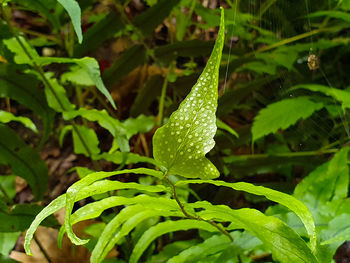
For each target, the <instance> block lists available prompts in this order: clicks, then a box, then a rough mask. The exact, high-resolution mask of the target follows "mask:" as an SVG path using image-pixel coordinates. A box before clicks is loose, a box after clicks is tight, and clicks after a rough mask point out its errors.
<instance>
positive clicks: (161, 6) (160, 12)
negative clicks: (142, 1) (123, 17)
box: [133, 0, 178, 36]
mask: <svg viewBox="0 0 350 263" xmlns="http://www.w3.org/2000/svg"><path fill="white" fill-rule="evenodd" d="M177 4H178V1H176V0H160V1H159V2H158V3H157V4H155V5H154V6H152V7H151V8H149V9H147V10H146V11H145V12H143V13H141V14H139V15H137V16H135V18H134V20H133V23H134V25H135V26H136V27H137V28H139V29H140V30H141V32H142V33H143V34H144V35H145V36H149V35H151V34H152V33H153V31H154V30H155V29H156V27H157V26H158V25H159V24H161V23H162V22H163V20H164V19H165V18H166V17H168V15H169V14H170V12H171V10H172V9H173V7H174V6H175V5H177Z"/></svg>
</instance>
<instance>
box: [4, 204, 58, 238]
mask: <svg viewBox="0 0 350 263" xmlns="http://www.w3.org/2000/svg"><path fill="white" fill-rule="evenodd" d="M42 209H43V207H41V206H39V205H31V204H18V205H15V206H13V207H11V208H10V209H8V210H9V211H0V220H1V225H0V232H11V233H13V232H18V231H20V232H21V231H25V230H26V229H27V228H28V227H29V226H30V224H31V222H32V221H33V220H34V218H35V216H36V215H37V214H38V213H39V212H40V211H41V210H42ZM43 225H45V226H49V227H57V226H58V222H57V221H56V219H55V218H54V217H53V216H52V217H49V218H47V219H46V220H45V221H44V223H43ZM0 244H1V242H0Z"/></svg>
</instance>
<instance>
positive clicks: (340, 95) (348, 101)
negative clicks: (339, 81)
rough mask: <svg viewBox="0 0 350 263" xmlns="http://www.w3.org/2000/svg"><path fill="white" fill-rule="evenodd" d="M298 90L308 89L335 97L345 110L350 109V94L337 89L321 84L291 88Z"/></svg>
mask: <svg viewBox="0 0 350 263" xmlns="http://www.w3.org/2000/svg"><path fill="white" fill-rule="evenodd" d="M296 89H306V90H310V91H314V92H320V93H323V94H324V95H326V96H330V97H333V98H334V99H335V100H337V101H339V102H340V103H341V104H342V106H343V108H344V109H346V108H350V92H348V91H345V90H340V89H335V88H331V87H327V86H323V85H319V84H302V85H297V86H294V87H292V88H291V90H296Z"/></svg>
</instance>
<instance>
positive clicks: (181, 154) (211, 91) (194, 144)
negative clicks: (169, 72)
mask: <svg viewBox="0 0 350 263" xmlns="http://www.w3.org/2000/svg"><path fill="white" fill-rule="evenodd" d="M221 12H222V13H221V24H220V30H219V33H218V38H217V40H216V43H215V46H214V50H213V52H212V54H211V56H210V58H209V60H208V63H207V66H206V67H205V69H204V71H203V73H202V75H201V76H200V77H199V79H198V81H197V83H196V84H195V85H194V87H193V88H192V91H191V92H190V94H189V95H188V96H187V97H186V99H185V100H184V101H183V102H182V103H181V105H180V106H179V109H178V110H177V111H175V112H174V113H173V114H172V115H171V116H170V118H169V121H168V122H167V124H165V125H164V126H163V127H161V128H159V129H158V130H157V131H156V133H155V134H154V136H153V155H154V158H155V159H156V160H157V161H159V162H160V163H161V164H162V165H163V166H164V167H165V168H166V169H167V170H168V171H169V173H174V174H179V175H181V176H184V177H187V178H198V177H199V178H203V179H211V178H215V177H218V176H219V171H218V170H217V169H216V167H215V166H214V165H213V164H212V163H211V162H210V161H209V160H208V159H207V158H206V157H205V154H206V153H207V152H209V151H210V150H211V149H212V148H213V147H214V144H215V142H214V140H213V137H214V135H215V133H216V116H215V112H216V107H217V98H218V73H219V66H220V60H221V52H222V48H223V45H224V36H225V28H224V15H223V14H224V11H223V9H222V11H221Z"/></svg>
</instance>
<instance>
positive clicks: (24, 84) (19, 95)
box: [0, 64, 55, 141]
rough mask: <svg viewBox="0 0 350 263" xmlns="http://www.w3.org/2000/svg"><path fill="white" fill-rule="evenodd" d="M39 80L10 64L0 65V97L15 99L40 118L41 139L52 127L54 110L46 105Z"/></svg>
mask: <svg viewBox="0 0 350 263" xmlns="http://www.w3.org/2000/svg"><path fill="white" fill-rule="evenodd" d="M38 87H39V80H38V79H37V78H36V77H35V76H34V75H30V74H24V73H23V72H21V70H20V69H19V68H17V67H15V66H13V65H10V64H1V65H0V97H2V98H5V97H7V98H10V99H13V100H16V101H17V102H18V103H20V104H22V105H24V106H26V107H28V108H29V109H31V110H32V111H33V112H34V113H35V114H37V115H39V116H40V117H41V118H42V121H43V126H44V136H43V141H45V140H46V139H47V138H48V136H49V133H50V131H51V128H52V123H53V117H54V114H55V113H54V111H53V110H51V109H50V108H49V106H48V105H47V102H46V99H45V94H44V92H42V91H40V90H39V89H38Z"/></svg>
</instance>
